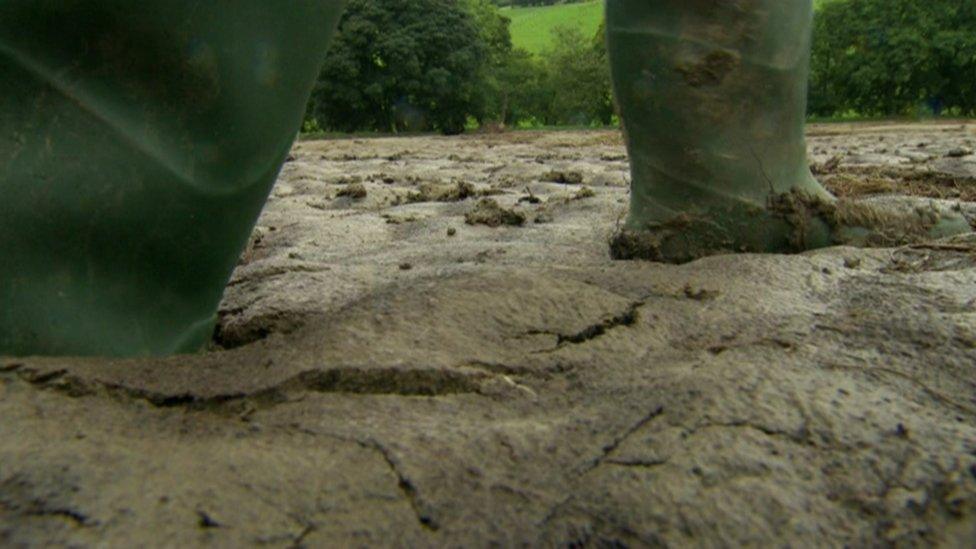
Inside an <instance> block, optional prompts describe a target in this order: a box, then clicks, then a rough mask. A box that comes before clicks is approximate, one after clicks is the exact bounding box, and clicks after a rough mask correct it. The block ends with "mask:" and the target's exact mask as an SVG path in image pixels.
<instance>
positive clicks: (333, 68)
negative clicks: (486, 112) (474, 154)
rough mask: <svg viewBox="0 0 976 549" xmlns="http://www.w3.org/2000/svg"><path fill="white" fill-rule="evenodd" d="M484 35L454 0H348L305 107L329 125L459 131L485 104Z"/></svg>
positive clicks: (321, 123) (320, 122) (347, 128)
mask: <svg viewBox="0 0 976 549" xmlns="http://www.w3.org/2000/svg"><path fill="white" fill-rule="evenodd" d="M484 36H485V35H484V34H483V32H482V30H481V29H480V28H479V27H478V25H477V22H476V20H475V17H474V16H473V15H472V14H471V13H470V12H469V11H468V10H466V9H465V8H464V6H463V5H461V4H460V3H458V2H456V1H454V0H351V1H350V2H349V4H348V6H347V8H346V11H345V13H344V14H343V17H342V20H341V21H340V23H339V29H338V33H337V36H336V39H335V40H334V42H333V44H332V47H331V48H330V49H329V52H328V54H327V55H326V61H325V66H324V67H323V69H322V72H321V76H320V78H319V81H318V84H317V86H316V89H315V91H314V93H313V98H312V101H311V103H310V107H309V115H310V116H311V117H314V119H315V120H316V121H317V122H318V125H319V126H320V127H322V128H324V129H327V130H339V131H355V130H379V131H393V132H396V131H401V130H428V129H437V130H440V131H441V132H443V133H460V132H461V131H463V129H464V126H465V123H466V121H467V118H468V116H475V117H479V116H481V114H482V109H483V107H484V95H483V93H482V91H481V90H480V86H481V84H482V80H483V77H484V73H485V68H486V63H487V62H488V61H489V55H488V53H489V48H488V45H487V44H486V41H485V38H484Z"/></svg>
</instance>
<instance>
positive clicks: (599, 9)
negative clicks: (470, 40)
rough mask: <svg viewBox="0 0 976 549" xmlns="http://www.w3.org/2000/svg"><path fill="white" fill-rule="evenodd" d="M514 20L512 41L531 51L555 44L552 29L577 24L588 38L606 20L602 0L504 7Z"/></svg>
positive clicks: (505, 12) (507, 14)
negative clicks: (535, 6)
mask: <svg viewBox="0 0 976 549" xmlns="http://www.w3.org/2000/svg"><path fill="white" fill-rule="evenodd" d="M502 13H503V14H505V16H506V17H509V18H510V19H511V20H512V27H511V30H512V43H514V44H515V46H516V47H519V48H525V49H527V50H529V51H530V52H532V53H541V52H543V51H545V50H546V49H547V48H548V47H549V45H550V44H551V43H552V29H554V28H556V27H575V28H578V29H580V30H581V31H583V34H584V35H585V36H587V37H590V36H593V35H595V34H596V31H597V30H598V29H599V28H600V21H601V20H602V19H603V0H592V1H590V2H583V3H580V4H560V5H556V6H543V7H537V8H504V9H502Z"/></svg>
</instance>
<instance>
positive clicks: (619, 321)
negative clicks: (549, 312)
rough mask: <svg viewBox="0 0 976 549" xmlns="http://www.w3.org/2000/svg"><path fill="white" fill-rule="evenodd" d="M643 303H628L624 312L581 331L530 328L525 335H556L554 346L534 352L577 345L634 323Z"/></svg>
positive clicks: (549, 351)
mask: <svg viewBox="0 0 976 549" xmlns="http://www.w3.org/2000/svg"><path fill="white" fill-rule="evenodd" d="M644 305H645V302H643V301H638V302H636V303H632V304H631V305H630V307H629V308H628V309H627V310H626V311H624V312H622V313H620V314H618V315H616V316H613V317H611V318H608V319H605V320H603V321H602V322H600V323H598V324H592V325H590V326H587V327H586V328H584V329H583V330H581V331H579V332H577V333H575V334H561V333H558V332H550V331H547V330H530V331H528V332H526V333H525V335H530V336H533V335H548V336H556V346H555V347H553V348H552V349H545V350H542V351H536V352H539V353H551V352H553V351H557V350H559V349H561V348H563V347H565V346H567V345H579V344H582V343H586V342H588V341H592V340H594V339H597V338H599V337H601V336H603V335H606V334H607V333H608V332H610V331H611V330H614V329H616V328H620V327H628V326H633V325H634V324H636V323H637V319H638V310H639V309H640V308H641V307H643V306H644Z"/></svg>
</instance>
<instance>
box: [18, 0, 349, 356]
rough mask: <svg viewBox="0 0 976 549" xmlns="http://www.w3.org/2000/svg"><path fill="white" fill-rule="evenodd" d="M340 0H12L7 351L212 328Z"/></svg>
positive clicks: (79, 347) (155, 343) (121, 345)
mask: <svg viewBox="0 0 976 549" xmlns="http://www.w3.org/2000/svg"><path fill="white" fill-rule="evenodd" d="M342 5H343V1H342V0H290V1H288V2H274V1H269V0H235V1H234V2H213V1H199V0H145V1H142V2H133V1H132V0H0V355H32V354H38V355H52V354H62V355H113V356H135V355H166V354H172V353H180V352H192V351H198V350H200V349H201V348H203V347H204V346H205V345H206V344H207V342H208V341H209V339H210V337H211V334H212V331H213V325H214V319H215V312H216V308H217V305H218V303H219V301H220V298H221V295H222V293H223V289H224V286H225V284H226V282H227V280H228V279H229V277H230V274H231V271H232V270H233V268H234V265H235V263H236V261H237V258H238V256H239V254H240V253H241V251H242V249H243V247H244V245H245V243H246V241H247V238H248V235H249V234H250V231H251V229H252V228H253V226H254V223H255V222H256V220H257V217H258V214H259V213H260V211H261V208H262V207H263V205H264V202H265V200H266V199H267V196H268V193H269V192H270V190H271V186H272V185H273V183H274V181H275V178H276V176H277V174H278V171H279V169H280V167H281V164H282V163H283V161H284V159H285V158H286V155H287V154H288V151H289V148H290V146H291V144H292V141H293V140H294V138H295V135H296V133H297V131H298V129H299V125H300V123H301V119H302V116H303V113H304V109H305V104H306V101H307V99H308V96H309V93H310V91H311V88H312V85H313V83H314V81H315V78H316V77H317V75H318V71H319V68H320V66H321V62H322V59H323V56H324V53H325V49H326V47H327V44H328V41H329V38H330V35H331V33H332V31H333V29H334V28H335V25H336V23H337V22H338V19H339V16H340V12H341V8H342Z"/></svg>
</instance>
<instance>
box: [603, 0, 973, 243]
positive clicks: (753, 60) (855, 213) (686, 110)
mask: <svg viewBox="0 0 976 549" xmlns="http://www.w3.org/2000/svg"><path fill="white" fill-rule="evenodd" d="M812 14H813V7H812V0H727V1H717V0H608V1H607V32H608V42H609V50H610V60H611V68H612V73H613V82H614V92H615V96H616V99H617V102H618V105H619V107H620V110H621V114H622V118H623V124H624V131H625V135H626V141H627V146H628V150H629V153H630V160H631V166H632V195H631V206H630V215H629V217H628V219H627V222H626V225H625V227H624V229H623V230H622V231H620V232H619V234H618V235H617V236H616V237H615V239H614V242H613V244H612V252H613V255H614V257H617V258H620V259H630V258H645V259H653V260H658V261H669V262H686V261H691V260H694V259H696V258H699V257H703V256H706V255H712V254H718V253H728V252H740V251H741V252H798V251H803V250H808V249H813V248H818V247H824V246H829V245H832V244H838V243H850V244H881V243H884V244H893V243H898V242H904V241H910V240H917V239H929V238H937V237H941V236H947V235H950V234H954V233H959V232H964V231H968V230H970V227H969V225H968V223H966V221H965V220H964V219H963V218H962V216H961V215H959V214H958V213H954V212H951V211H944V210H942V209H940V208H938V207H936V206H934V205H931V204H927V203H926V204H924V205H922V206H921V207H918V203H917V202H916V203H914V204H913V205H911V206H909V207H903V206H904V203H901V206H892V205H890V204H889V206H887V207H882V206H878V205H873V206H872V205H868V204H867V203H863V204H862V203H857V202H838V201H837V200H836V199H835V198H834V197H833V196H832V195H831V194H830V193H828V192H827V191H826V190H825V189H824V188H823V187H822V186H821V185H820V184H819V183H818V182H817V181H816V180H815V179H814V178H813V176H812V175H811V173H810V170H809V167H808V163H807V155H806V143H805V140H804V133H803V132H804V119H805V114H806V104H807V77H808V73H809V64H810V63H809V56H810V39H811V27H812V19H813V18H812ZM892 204H894V203H892Z"/></svg>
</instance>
